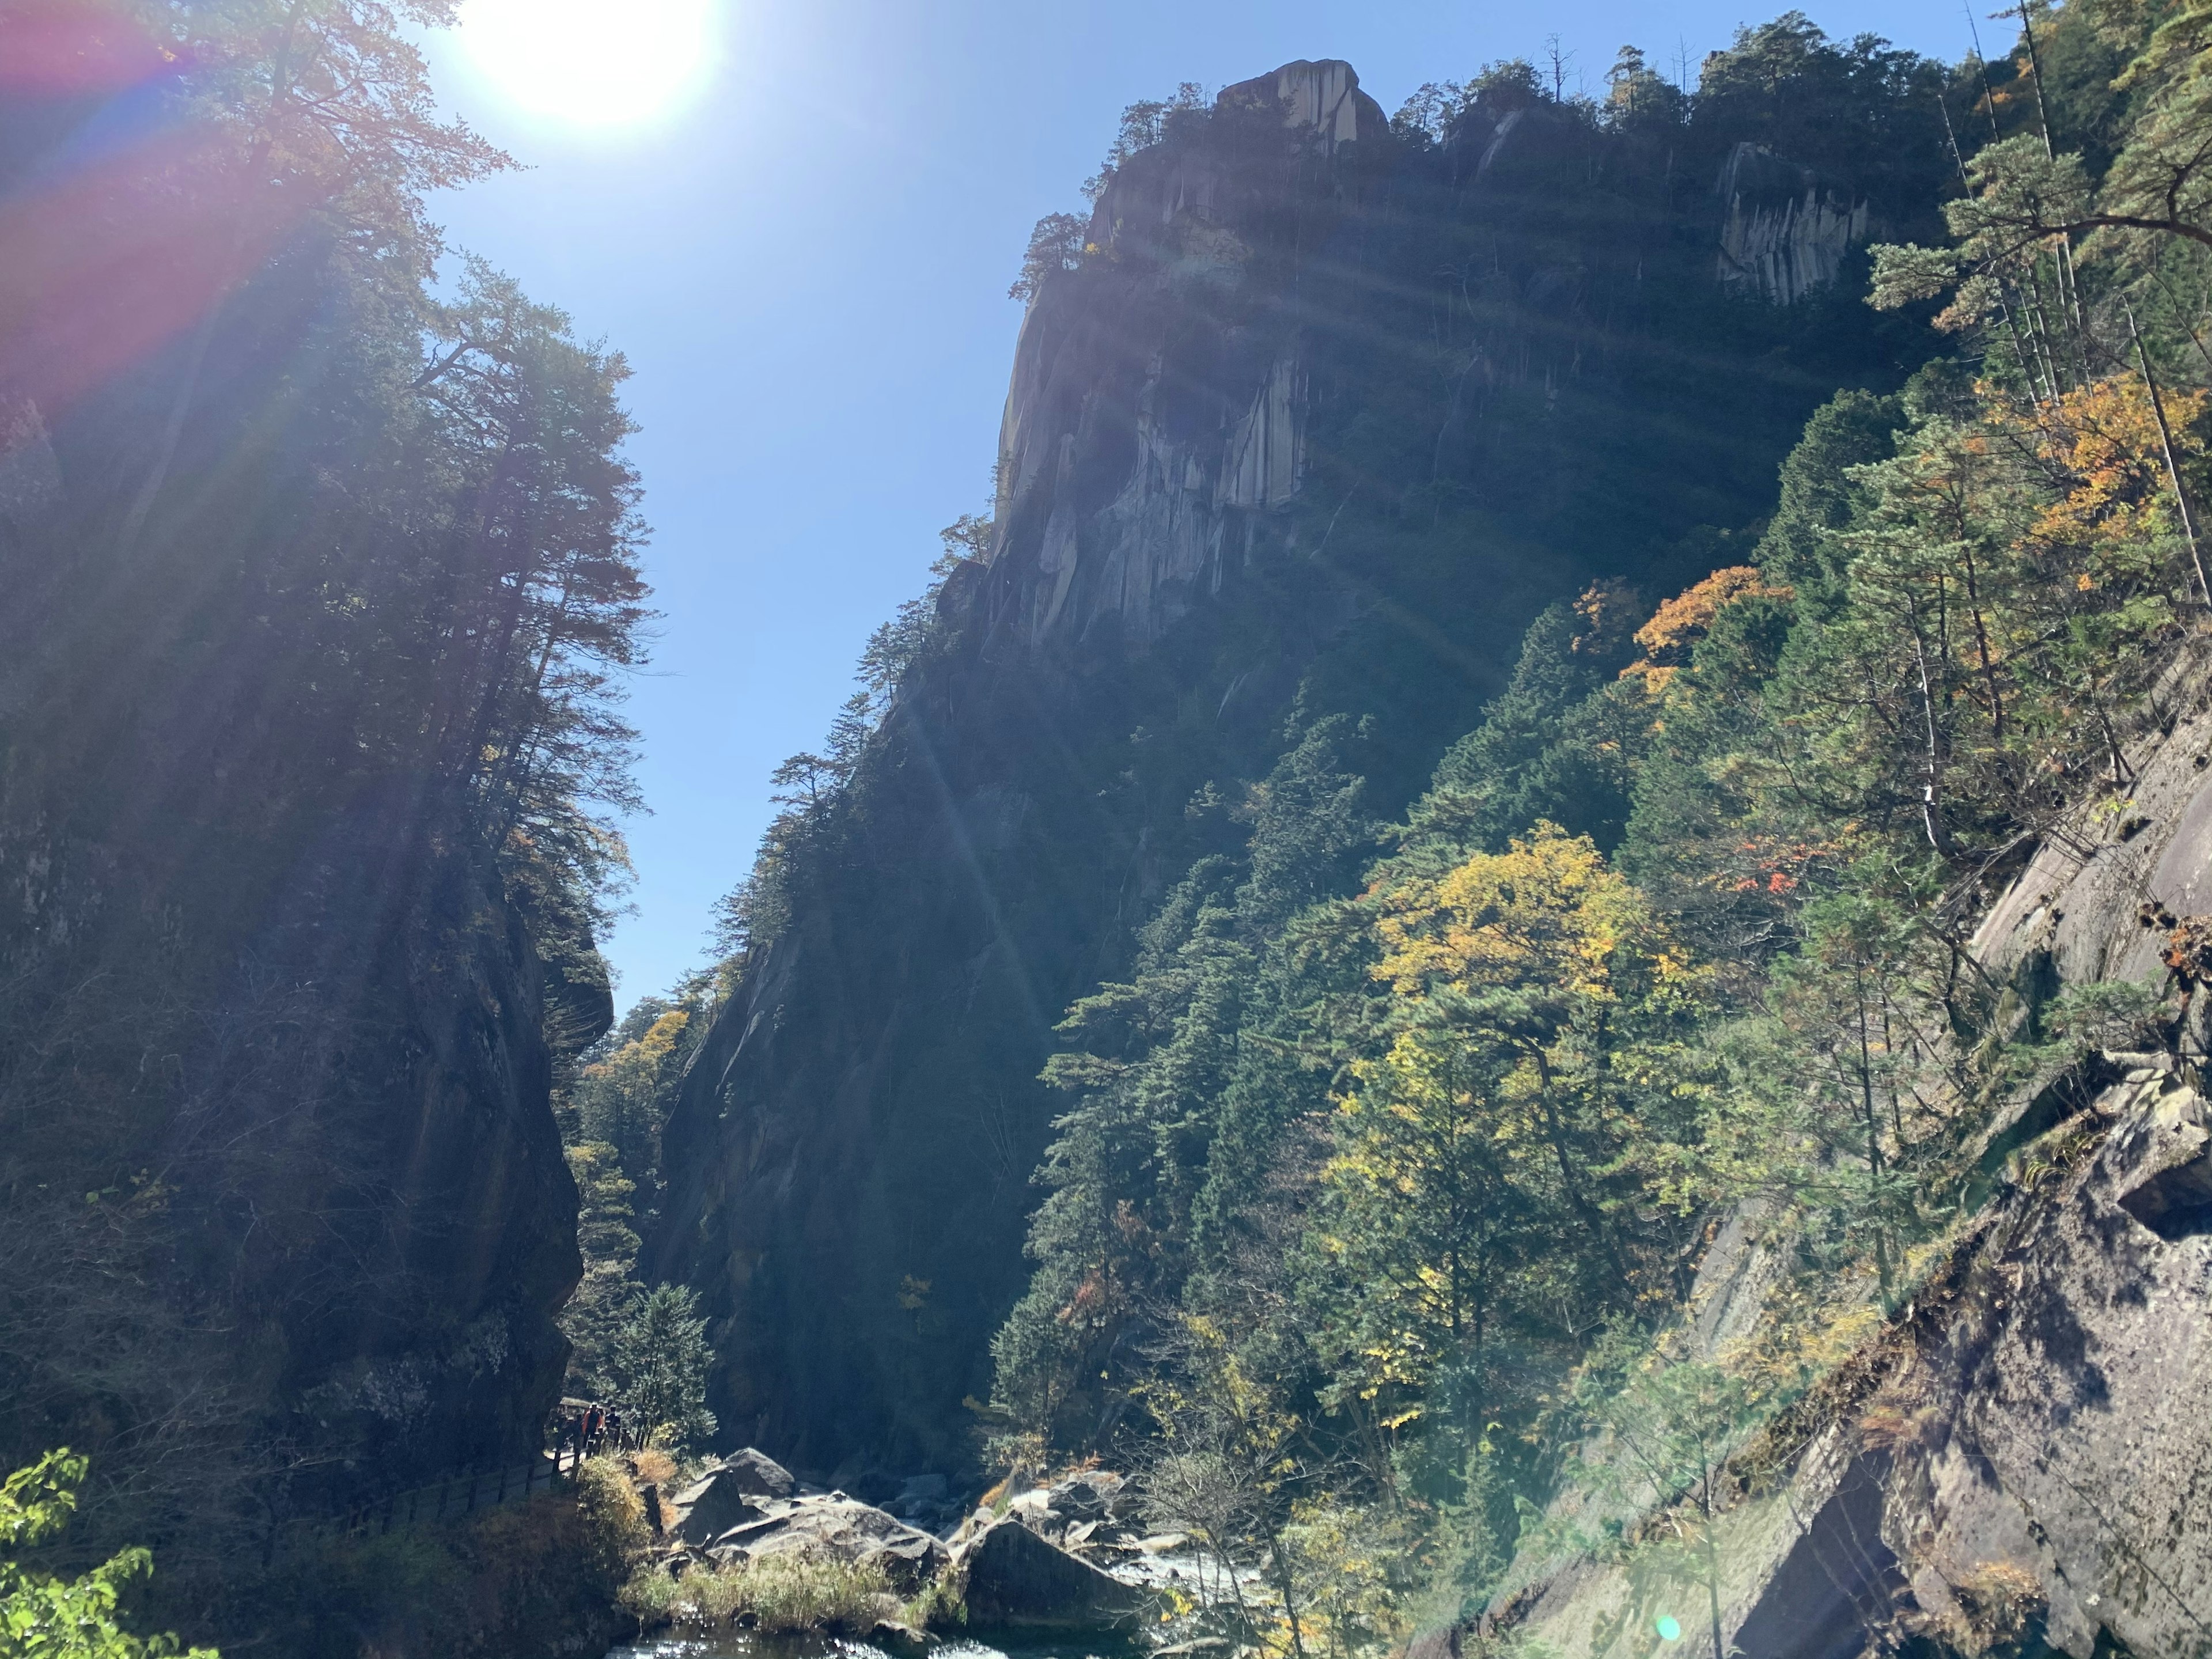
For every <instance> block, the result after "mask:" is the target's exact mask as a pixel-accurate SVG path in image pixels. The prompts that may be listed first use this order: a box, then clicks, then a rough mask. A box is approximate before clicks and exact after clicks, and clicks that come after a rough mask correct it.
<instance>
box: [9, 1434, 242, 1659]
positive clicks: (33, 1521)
mask: <svg viewBox="0 0 2212 1659" xmlns="http://www.w3.org/2000/svg"><path fill="white" fill-rule="evenodd" d="M87 1467H88V1464H87V1460H85V1459H84V1458H82V1457H79V1456H76V1455H72V1454H71V1453H70V1451H69V1450H68V1449H67V1448H64V1449H61V1450H59V1451H52V1452H48V1453H47V1454H46V1455H45V1456H44V1457H42V1458H40V1460H39V1461H38V1462H36V1463H34V1464H33V1465H31V1467H30V1468H24V1469H18V1470H16V1471H15V1473H14V1474H10V1475H9V1477H8V1479H7V1480H6V1482H5V1483H4V1484H0V1549H4V1550H6V1551H7V1552H8V1557H7V1558H6V1559H0V1652H5V1653H6V1654H8V1655H9V1656H10V1659H172V1656H178V1659H216V1650H214V1649H213V1648H192V1649H190V1650H186V1649H185V1648H182V1647H180V1646H179V1644H178V1642H177V1638H175V1637H173V1636H134V1635H132V1634H131V1632H129V1631H128V1630H126V1629H125V1627H124V1624H123V1609H122V1604H123V1601H124V1598H125V1594H126V1593H127V1590H128V1588H129V1586H130V1585H131V1583H132V1581H134V1580H137V1579H142V1578H145V1577H149V1576H150V1575H151V1574H152V1572H153V1571H154V1558H153V1555H152V1554H151V1553H150V1552H149V1551H147V1550H144V1549H142V1548H132V1549H126V1550H123V1551H120V1552H118V1553H116V1554H115V1555H112V1556H111V1557H109V1558H108V1559H107V1560H106V1561H104V1562H102V1563H101V1564H100V1565H98V1566H96V1567H94V1568H93V1569H92V1570H91V1571H89V1572H88V1573H86V1574H84V1575H83V1576H82V1577H77V1578H65V1577H61V1576H59V1575H58V1574H54V1573H49V1572H42V1571H40V1570H38V1569H37V1568H36V1567H33V1566H27V1565H24V1563H23V1562H22V1561H21V1559H18V1558H17V1556H16V1552H18V1551H21V1550H24V1549H29V1548H34V1547H37V1546H39V1545H41V1544H47V1543H51V1542H52V1541H53V1540H54V1538H55V1537H56V1536H57V1535H58V1534H59V1533H60V1532H61V1531H62V1529H63V1528H65V1527H66V1526H67V1525H68V1524H69V1519H70V1514H71V1512H72V1511H73V1510H75V1509H76V1493H77V1488H78V1487H79V1486H82V1484H83V1482H84V1476H85V1470H86V1468H87Z"/></svg>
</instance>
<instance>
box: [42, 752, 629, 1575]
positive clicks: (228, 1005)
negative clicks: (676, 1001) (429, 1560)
mask: <svg viewBox="0 0 2212 1659" xmlns="http://www.w3.org/2000/svg"><path fill="white" fill-rule="evenodd" d="M227 758H228V759H229V760H231V761H233V762H234V763H235V762H237V761H239V760H240V758H241V757H240V756H239V755H238V754H237V752H236V751H235V750H232V751H230V752H229V754H228V757H227ZM24 770H25V769H22V768H21V767H18V768H17V769H15V775H13V776H11V777H10V778H9V780H8V781H9V784H10V785H12V786H14V787H9V788H7V789H5V790H0V809H5V810H0V822H5V823H6V825H7V828H6V829H5V830H4V831H0V854H4V862H5V863H6V865H7V866H8V867H9V869H10V870H11V871H14V872H19V873H23V872H28V877H29V878H27V879H24V880H22V881H20V882H17V883H11V884H10V885H11V889H12V890H11V891H10V892H9V895H8V899H7V909H6V914H5V915H4V917H0V950H4V960H5V961H6V963H7V966H8V969H9V975H8V980H7V983H6V987H5V990H4V994H0V1014H4V1016H5V1017H6V1018H7V1019H8V1021H9V1026H10V1028H11V1029H13V1030H19V1031H35V1032H37V1033H39V1034H40V1038H41V1040H40V1041H39V1042H22V1043H20V1044H17V1045H15V1049H14V1052H13V1053H12V1054H10V1056H9V1059H8V1060H7V1061H6V1062H5V1063H4V1064H0V1109H4V1115H5V1121H6V1126H7V1134H8V1145H7V1148H6V1152H5V1154H4V1157H0V1180H4V1182H5V1184H6V1190H7V1193H8V1198H9V1201H8V1206H7V1214H6V1218H5V1219H4V1221H0V1253H4V1255H5V1256H6V1258H7V1260H8V1261H9V1277H10V1281H11V1285H12V1287H13V1288H12V1290H11V1291H10V1294H9V1300H8V1304H7V1306H6V1310H5V1312H4V1315H0V1376H4V1378H5V1380H6V1387H5V1389H4V1390H0V1392H4V1394H5V1395H6V1397H7V1401H8V1403H7V1405H6V1406H5V1407H0V1437H4V1442H5V1448H6V1455H8V1456H9V1458H11V1459H12V1460H13V1461H14V1462H15V1463H18V1464H20V1463H21V1462H25V1461H27V1459H29V1458H31V1457H33V1456H35V1455H36V1454H37V1452H38V1451H39V1450H40V1449H42V1448H44V1447H45V1446H46V1445H49V1444H53V1443H70V1444H72V1445H75V1446H76V1447H79V1448H81V1449H85V1450H87V1451H88V1452H90V1453H91V1454H92V1455H93V1456H94V1467H95V1468H96V1469H98V1470H100V1471H102V1472H103V1473H105V1474H106V1476H107V1477H108V1480H109V1481H110V1482H111V1483H112V1485H110V1486H106V1487H105V1488H103V1489H101V1490H100V1492H97V1493H96V1494H95V1499H96V1501H95V1503H94V1506H93V1508H92V1509H91V1510H89V1511H88V1515H87V1516H86V1524H87V1525H88V1527H89V1528H92V1529H93V1534H94V1536H95V1537H106V1536H108V1535H109V1531H110V1528H112V1527H118V1526H119V1527H120V1528H122V1529H123V1530H124V1532H125V1534H126V1535H128V1536H130V1537H133V1538H139V1537H149V1536H150V1537H152V1538H154V1539H155V1540H156V1541H159V1542H160V1543H161V1544H162V1546H163V1550H164V1559H165V1561H166V1562H167V1564H168V1565H169V1566H170V1569H171V1571H172V1572H173V1574H179V1575H185V1576H190V1575H192V1574H193V1573H195V1572H196V1571H197V1570H199V1569H201V1568H202V1567H215V1568H219V1569H221V1570H222V1571H232V1570H234V1568H235V1565H236V1563H235V1560H234V1559H225V1558H226V1554H227V1553H229V1554H232V1555H234V1553H235V1552H236V1551H238V1550H240V1549H245V1548H247V1547H248V1545H247V1542H246V1541H245V1540H243V1539H241V1538H240V1536H239V1535H238V1532H237V1528H239V1527H240V1526H241V1525H245V1526H246V1527H248V1528H249V1530H251V1527H252V1524H253V1523H252V1516H257V1515H258V1516H267V1515H270V1514H272V1513H273V1514H275V1515H278V1516H281V1515H283V1514H285V1513H288V1512H294V1511H299V1512H306V1513H316V1512H319V1511H322V1510H327V1509H328V1508H330V1507H331V1506H333V1505H336V1504H342V1503H344V1502H346V1501H349V1500H350V1499H352V1498H356V1497H358V1496H360V1495H362V1493H364V1492H373V1491H376V1490H380V1489H384V1488H386V1487H388V1486H393V1485H399V1484H404V1483H405V1482H406V1481H407V1480H409V1479H410V1477H414V1476H417V1475H427V1474H430V1473H432V1472H442V1471H444V1470H446V1469H448V1468H454V1467H457V1466H459V1465H460V1464H463V1463H466V1462H489V1461H491V1460H494V1459H497V1458H502V1457H506V1458H513V1457H520V1456H522V1455H527V1454H528V1453H530V1452H532V1451H533V1450H534V1449H536V1448H537V1446H538V1443H539V1442H540V1437H541V1433H542V1425H543V1423H544V1418H545V1414H546V1413H547V1412H548V1411H549V1410H550V1407H551V1405H552V1403H553V1401H554V1399H555V1398H556V1395H557V1394H558V1391H559V1386H560V1378H561V1372H562V1366H563V1364H564V1363H565V1360H566V1356H567V1348H566V1344H565V1343H564V1341H563V1340H562V1338H561V1336H560V1334H559V1333H558V1331H557V1329H556V1328H555V1325H554V1322H553V1321H554V1316H555V1315H556V1313H557V1312H558V1310H559V1309H560V1307H561V1305H562V1303H563V1302H564V1301H565V1300H566V1298H567V1297H568V1292H569V1291H570V1290H571V1289H572V1288H573V1286H574V1283H575V1281H576V1279H577V1278H578V1276H579V1273H580V1262H579V1260H578V1257H577V1253H576V1247H575V1242H574V1226H575V1222H574V1218H575V1206H576V1197H575V1191H574V1185H573V1183H572V1182H571V1180H570V1178H569V1176H568V1169H567V1165H566V1163H565V1161H564V1159H563V1158H562V1151H561V1146H560V1144H559V1139H558V1136H557V1133H556V1129H555V1126H554V1123H553V1120H552V1115H551V1112H550V1107H549V1104H548V1091H549V1089H550V1056H549V1053H548V1050H547V1048H546V1044H545V1042H544V1038H543V1036H542V1035H541V1030H542V1028H543V1025H544V1016H545V1006H546V1000H547V985H546V974H545V971H544V969H543V968H542V967H541V966H540V964H539V962H538V957H537V956H536V954H535V952H534V951H533V950H532V945H531V943H530V940H529V939H528V937H527V934H526V932H525V929H524V927H523V925H522V922H521V920H520V917H519V916H518V915H517V914H516V913H515V912H514V910H513V908H512V907H511V906H510V905H509V904H508V903H507V900H506V899H505V897H504V896H503V895H502V893H501V886H500V884H499V882H498V879H497V877H496V875H495V873H494V872H491V871H490V870H489V867H488V861H487V860H484V859H483V857H482V856H481V855H474V856H472V855H471V854H470V853H469V852H468V851H467V850H466V849H465V847H464V848H453V847H450V846H445V845H441V841H440V838H439V837H438V836H435V835H426V834H425V833H424V830H423V828H422V823H421V821H420V819H419V817H416V813H417V812H419V811H420V808H421V802H420V801H419V800H418V799H416V797H415V795H414V794H413V793H411V792H407V791H401V792H398V793H396V794H394V795H390V796H386V797H383V798H381V799H358V800H356V802H354V803H353V804H352V805H350V806H349V807H348V808H344V809H340V810H336V811H329V810H320V811H307V812H296V811H295V812H287V811H283V810H282V808H281V806H279V805H278V804H277V803H274V802H271V801H270V799H269V798H268V797H267V796H265V795H262V794H259V793H258V792H257V791H255V790H253V789H252V788H251V787H247V788H246V789H244V790H242V791H240V790H238V789H237V788H236V785H237V783H238V780H237V779H236V778H233V779H231V780H230V781H228V784H227V785H225V786H222V787H219V788H216V789H208V788H205V787H204V786H206V785H207V784H209V783H210V782H212V781H213V780H212V779H211V778H210V777H208V776H206V775H203V776H202V777H200V778H199V779H196V780H193V781H191V783H187V784H185V787H179V783H180V781H179V779H178V778H177V777H175V776H174V775H168V776H149V777H148V778H147V779H146V780H145V782H144V784H143V787H140V788H137V789H136V790H133V789H131V788H129V787H127V786H125V787H118V788H116V789H115V790H114V792H113V793H112V794H109V795H108V799H107V802H106V804H107V805H112V807H113V808H114V809H115V811H116V812H117V816H115V817H106V821H105V822H104V823H94V822H90V821H88V820H90V819H91V818H92V817H94V815H93V814H89V813H87V812H85V811H82V810H79V811H76V812H67V811H64V812H63V813H60V814H57V815H56V816H58V817H61V818H62V819H63V820H64V823H62V824H59V825H57V824H56V823H54V820H53V818H52V817H49V818H48V819H47V823H46V828H45V832H44V833H41V830H40V827H39V826H38V825H37V823H36V816H35V814H34V813H33V811H32V810H31V809H33V807H34V805H35V804H36V797H37V795H38V793H40V792H39V791H38V789H37V782H38V781H37V780H33V779H31V778H27V777H25V776H24V775H23V772H24ZM108 781H109V782H111V783H113V782H115V780H113V779H110V780H108ZM193 784H197V785H200V786H202V787H192V785H193ZM100 793H106V792H100ZM241 795H242V797H243V798H242V799H241V798H240V797H241ZM272 808H274V809H276V810H273V811H272V810H271V809H272ZM257 811H258V812H261V813H266V814H267V815H268V816H266V817H263V818H262V820H261V821H260V822H258V823H254V822H252V821H251V820H252V819H253V818H254V817H255V816H256V813H257ZM102 816H104V815H102ZM600 1001H601V1002H602V1003H604V997H602V998H601V999H600ZM599 1024H600V1025H601V1026H604V1024H605V1015H604V1012H602V1014H601V1016H600V1018H599ZM111 1495H112V1497H113V1498H115V1499H117V1500H118V1502H119V1504H120V1506H121V1507H120V1510H119V1512H118V1513H115V1514H110V1513H108V1512H107V1508H106V1503H105V1501H104V1500H105V1499H106V1498H109V1497H110V1496H111ZM241 1516H244V1517H246V1519H244V1520H241ZM203 1555H204V1556H207V1557H208V1558H209V1559H207V1560H205V1561H203V1560H202V1559H200V1558H201V1557H202V1556H203Z"/></svg>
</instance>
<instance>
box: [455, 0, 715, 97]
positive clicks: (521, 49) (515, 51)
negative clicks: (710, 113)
mask: <svg viewBox="0 0 2212 1659" xmlns="http://www.w3.org/2000/svg"><path fill="white" fill-rule="evenodd" d="M714 9H715V0H622V3H620V4H618V5H610V4H608V3H607V0H468V3H467V5H466V6H465V8H464V9H463V10H462V13H461V28H460V36H461V43H462V45H463V46H465V47H466V48H467V51H468V54H469V56H470V58H471V59H473V60H474V62H475V63H476V65H477V68H478V69H479V70H481V71H482V72H483V74H484V76H486V77H487V78H489V80H490V81H491V82H493V84H495V86H497V87H498V88H499V89H500V91H501V93H502V94H504V95H505V96H506V97H507V99H509V100H511V101H513V103H514V104H515V105H516V106H518V107H519V108H521V109H524V110H527V111H529V112H531V113H532V114H533V115H543V116H552V117H556V118H559V119H561V120H563V121H568V122H571V123H574V125H579V126H595V127H611V126H628V125H634V124H635V123H637V122H641V121H646V120H650V119H652V118H654V117H656V116H660V115H665V114H668V113H671V112H673V111H675V110H676V109H678V108H679V107H680V106H683V105H684V103H686V102H688V101H689V100H690V97H691V96H692V94H695V93H696V92H697V91H698V90H699V88H700V86H701V85H702V82H704V81H705V79H706V76H707V73H708V70H710V69H711V68H712V66H713V59H714V47H715V44H716V42H715V27H714Z"/></svg>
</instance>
